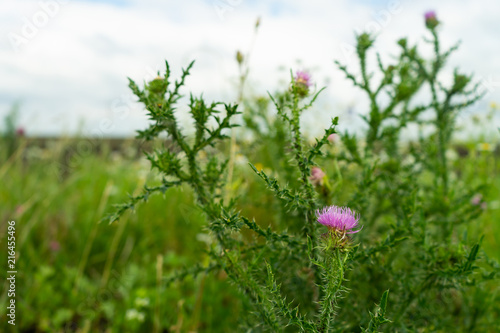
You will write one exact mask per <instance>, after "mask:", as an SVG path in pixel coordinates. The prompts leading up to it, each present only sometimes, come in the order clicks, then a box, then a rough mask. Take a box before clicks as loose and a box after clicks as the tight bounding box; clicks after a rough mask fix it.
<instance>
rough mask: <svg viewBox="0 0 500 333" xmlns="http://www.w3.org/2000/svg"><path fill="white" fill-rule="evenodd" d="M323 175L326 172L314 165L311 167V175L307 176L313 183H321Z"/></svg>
mask: <svg viewBox="0 0 500 333" xmlns="http://www.w3.org/2000/svg"><path fill="white" fill-rule="evenodd" d="M325 176H326V174H325V173H324V172H323V170H321V168H318V167H317V166H315V167H312V169H311V177H309V179H310V180H311V182H312V183H313V184H314V185H323V178H325Z"/></svg>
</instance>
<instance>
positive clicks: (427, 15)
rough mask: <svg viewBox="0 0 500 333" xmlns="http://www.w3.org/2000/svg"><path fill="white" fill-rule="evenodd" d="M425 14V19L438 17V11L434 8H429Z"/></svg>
mask: <svg viewBox="0 0 500 333" xmlns="http://www.w3.org/2000/svg"><path fill="white" fill-rule="evenodd" d="M424 16H425V20H432V19H434V20H435V19H436V12H435V11H433V10H429V11H427V12H425V14H424Z"/></svg>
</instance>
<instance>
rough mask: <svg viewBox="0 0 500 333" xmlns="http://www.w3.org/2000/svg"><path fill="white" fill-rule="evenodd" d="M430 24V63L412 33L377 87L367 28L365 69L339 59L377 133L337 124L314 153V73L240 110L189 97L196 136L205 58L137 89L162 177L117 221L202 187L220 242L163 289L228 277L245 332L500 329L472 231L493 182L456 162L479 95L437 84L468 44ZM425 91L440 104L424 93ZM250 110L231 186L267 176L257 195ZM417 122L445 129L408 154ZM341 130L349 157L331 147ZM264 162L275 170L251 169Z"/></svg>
mask: <svg viewBox="0 0 500 333" xmlns="http://www.w3.org/2000/svg"><path fill="white" fill-rule="evenodd" d="M425 25H426V27H427V29H428V32H429V33H430V35H431V36H432V39H430V40H429V42H430V43H431V45H432V48H433V50H434V55H433V56H432V57H430V58H429V59H425V58H424V57H423V56H422V55H421V54H420V53H419V50H418V49H417V47H416V46H410V45H409V43H408V42H407V41H406V39H402V40H400V41H398V45H399V46H400V50H401V53H400V55H399V56H398V57H396V58H394V59H395V61H394V62H393V63H392V64H390V65H385V64H383V62H382V60H381V57H380V56H377V65H378V66H377V69H378V70H379V71H380V73H381V75H379V77H381V80H380V81H379V82H377V83H375V82H374V79H373V78H374V75H373V73H371V72H370V70H369V69H368V66H367V59H368V57H369V56H370V50H371V48H372V46H373V44H374V43H375V40H374V38H373V36H371V35H370V34H367V33H364V34H361V35H359V36H357V55H358V58H359V69H360V71H361V75H359V76H358V75H355V74H352V73H351V72H350V70H349V69H348V68H347V67H346V66H344V65H342V64H340V63H338V66H339V68H340V69H341V70H342V71H343V72H344V73H345V75H346V77H347V78H348V80H349V81H351V82H352V83H353V84H354V86H355V87H358V88H360V89H361V90H362V91H364V92H365V93H366V94H367V96H368V100H369V102H370V108H369V112H368V114H367V115H366V116H364V117H363V119H364V120H365V121H366V124H367V131H366V133H365V135H364V136H362V137H359V138H358V137H356V136H354V135H352V134H349V133H347V132H346V133H337V130H336V126H337V124H338V118H336V117H334V118H332V120H331V123H330V124H329V126H328V127H327V128H326V129H325V130H324V134H323V135H322V136H321V137H320V138H318V139H316V141H315V143H314V144H312V145H309V144H307V143H306V140H305V139H304V136H303V133H302V129H301V124H300V117H301V115H302V114H303V113H304V112H311V113H312V112H314V111H313V104H314V102H315V100H316V98H317V97H318V95H319V94H320V92H321V90H319V91H316V92H315V91H313V84H312V77H311V76H310V75H309V74H308V73H306V72H304V71H301V72H300V71H299V72H296V73H291V75H290V85H289V86H288V87H287V88H286V89H283V91H278V92H277V93H275V94H272V95H271V94H269V96H268V97H267V98H266V97H261V98H255V99H253V100H251V99H250V100H246V101H245V100H244V101H242V105H243V106H244V107H243V108H242V107H241V106H238V105H234V104H226V103H219V102H207V101H206V100H205V99H203V98H202V97H195V96H193V95H190V96H189V98H188V99H187V107H188V110H189V114H190V116H191V118H192V120H193V129H194V131H193V134H192V135H188V134H187V132H186V131H184V130H183V129H181V128H180V126H179V123H178V121H177V118H176V114H175V113H176V112H177V111H176V110H177V109H178V104H179V103H180V102H182V101H184V100H183V99H181V97H182V95H181V88H183V86H184V84H185V80H186V78H187V76H188V75H189V72H190V70H191V68H192V66H193V63H191V64H190V65H189V66H188V67H187V68H186V69H185V70H183V72H182V75H181V77H180V79H178V80H176V81H173V80H172V78H171V72H170V68H169V65H168V63H167V64H166V72H165V74H164V75H162V76H161V77H158V78H156V79H154V80H153V81H151V82H149V83H146V84H145V85H144V87H143V88H141V87H139V86H138V85H137V84H136V83H135V82H134V81H132V80H130V88H131V89H132V91H133V93H134V94H135V95H136V96H137V97H138V100H139V101H140V102H141V103H143V104H144V106H145V109H146V112H147V113H148V115H149V117H150V119H151V124H150V126H149V127H148V128H147V129H145V130H143V131H139V134H138V138H140V139H143V140H154V139H157V138H158V137H161V138H164V137H166V138H167V140H164V139H162V141H161V147H160V148H158V149H156V150H155V151H153V152H151V153H147V158H148V160H149V161H150V162H151V166H152V168H153V169H155V170H156V171H157V172H159V174H160V175H161V176H162V178H161V181H160V182H159V183H158V184H155V185H150V186H146V187H145V188H144V190H143V193H141V194H140V195H138V196H134V197H131V198H130V200H129V202H127V203H125V204H122V205H119V206H118V207H117V209H116V211H115V212H114V213H113V214H111V215H110V216H108V218H107V220H108V221H109V222H115V221H117V220H118V219H119V218H120V216H121V215H122V214H123V213H124V212H125V211H127V210H129V209H133V208H134V207H135V206H136V205H137V204H139V203H141V202H145V201H147V200H148V198H149V197H150V196H151V195H153V194H155V193H165V191H167V190H169V188H171V187H179V186H182V187H183V188H190V189H191V190H192V191H193V193H194V194H195V198H196V199H195V200H196V204H197V205H198V207H200V208H201V210H202V211H203V212H204V214H205V216H206V221H207V229H208V230H209V232H210V235H211V238H212V239H213V241H212V242H210V244H209V245H208V246H207V250H206V251H207V255H208V259H209V260H208V261H207V262H206V263H203V264H197V265H195V266H192V267H188V268H186V269H184V270H181V271H177V272H172V273H170V274H169V275H167V276H166V277H164V280H163V281H164V284H165V286H166V287H168V286H169V285H170V284H172V283H182V280H183V279H186V278H187V277H197V276H199V275H204V274H209V273H215V272H221V271H223V272H225V274H226V275H227V277H228V279H229V280H230V281H231V282H232V283H233V284H234V285H235V286H237V287H238V288H239V290H240V291H241V294H242V295H243V297H244V304H245V306H246V307H248V308H246V307H245V309H244V310H245V311H244V313H241V323H242V324H241V327H239V328H238V329H237V331H248V332H260V331H270V332H296V331H304V332H379V331H400V332H414V331H422V332H423V331H443V332H449V331H463V332H465V331H467V332H492V331H494V329H495V327H497V326H496V325H497V324H496V319H495V318H496V316H497V315H499V313H498V312H499V306H498V304H499V302H498V296H496V294H495V293H494V292H491V291H493V290H498V287H495V286H494V284H491V283H489V281H490V280H494V279H497V278H498V274H499V271H500V268H499V265H498V264H497V263H495V262H493V261H492V260H491V259H489V258H487V256H486V255H485V254H484V253H482V252H481V251H480V243H481V240H480V235H478V234H474V233H473V234H470V235H469V234H467V230H468V229H467V225H468V224H469V223H471V222H473V221H474V219H475V218H476V217H477V216H478V214H480V213H481V209H480V208H479V207H478V206H477V205H473V204H471V199H472V197H473V196H474V195H476V194H477V193H479V192H481V189H482V188H483V187H481V186H479V187H474V188H472V187H470V186H467V185H466V184H464V182H463V181H461V180H460V178H459V177H457V176H454V175H453V170H452V168H451V167H450V164H449V162H448V161H447V159H446V155H445V153H444V152H445V151H446V150H447V149H449V147H450V140H451V135H452V133H453V131H454V129H455V126H454V121H455V119H456V117H457V115H458V113H459V112H460V111H461V110H462V109H463V108H464V107H466V106H468V105H471V104H472V103H474V102H475V101H476V100H477V99H478V98H480V93H478V92H477V86H471V77H469V76H466V75H462V74H459V72H458V71H455V74H454V76H453V83H452V85H451V86H446V85H445V84H443V83H441V82H440V81H438V73H439V72H440V71H441V70H442V68H443V67H444V65H445V62H446V60H447V59H448V57H449V56H450V54H451V53H452V52H453V51H454V50H455V49H456V47H453V48H451V49H450V50H446V51H444V52H442V51H441V47H440V42H439V38H438V31H437V27H438V26H439V27H440V26H441V25H440V24H439V21H438V19H437V16H436V14H435V13H433V12H430V13H427V14H426V15H425ZM424 89H428V90H429V91H430V92H431V94H430V95H431V100H430V101H422V100H420V99H419V100H416V98H415V96H416V95H417V93H418V92H419V91H421V90H424ZM382 94H385V96H384V97H385V98H380V96H381V95H382ZM387 100H388V102H387ZM382 101H385V103H386V104H383V103H382ZM272 111H276V112H277V114H276V116H271V115H270V114H271V112H272ZM241 113H242V116H243V117H242V118H243V125H244V126H243V127H242V128H240V130H249V131H251V132H252V133H253V136H254V143H252V144H250V146H249V147H248V148H247V149H245V147H244V144H243V143H242V142H241V143H240V145H241V146H243V148H242V152H241V153H242V154H245V155H246V156H247V159H248V160H249V161H250V163H249V166H248V167H247V168H241V170H240V169H238V170H236V171H237V172H239V174H240V176H239V177H240V178H239V179H240V180H238V179H237V177H235V180H234V182H235V183H236V182H238V181H241V182H243V181H246V182H247V183H252V182H255V181H257V180H259V181H260V183H259V184H260V185H256V186H262V187H265V188H267V190H268V192H267V193H266V192H264V191H262V189H261V190H258V193H259V195H258V197H254V196H252V195H251V193H249V192H244V189H243V190H235V186H232V184H225V181H226V179H227V178H226V177H225V176H224V175H225V173H226V172H227V168H228V158H227V156H228V153H227V139H228V136H227V134H228V130H230V129H232V128H233V127H235V126H237V123H236V116H237V115H238V114H241ZM424 114H425V115H427V116H426V117H424ZM428 115H430V117H429V116H428ZM257 118H258V119H259V120H258V121H257ZM429 119H431V120H429ZM410 124H414V125H416V126H420V127H425V126H430V128H431V129H432V130H433V131H434V133H433V134H431V135H428V136H424V135H421V136H420V137H419V139H418V140H417V141H415V142H410V143H409V144H407V145H402V144H401V141H400V139H399V137H400V134H401V132H402V131H403V130H404V129H405V128H406V127H407V126H408V125H410ZM334 134H335V135H336V136H337V135H338V137H339V138H340V141H341V142H342V147H341V148H339V147H338V146H339V144H340V143H336V144H335V145H332V144H331V142H332V141H333V138H334V137H333V135H334ZM409 158H411V160H412V162H410V163H406V162H405V160H407V159H409ZM259 159H260V160H259ZM263 159H266V161H267V163H269V165H272V166H273V167H272V169H270V170H268V169H267V170H266V168H260V167H259V168H257V167H255V166H254V164H253V163H256V162H257V161H259V162H261V161H263ZM254 161H255V162H254ZM332 166H334V168H332ZM231 167H232V166H231ZM236 171H235V175H236V174H237V172H236ZM248 171H251V172H253V175H252V176H249V174H248ZM243 179H244V180H243ZM348 184H350V185H348ZM228 185H229V186H228ZM228 191H229V192H228ZM243 197H244V200H243ZM247 205H260V207H263V209H265V210H266V214H265V216H263V217H261V218H260V219H258V220H255V219H253V218H251V217H249V216H246V215H245V214H244V213H242V211H243V210H244V209H245V207H248V206H247ZM342 205H346V206H342ZM165 223H166V226H168V219H166V220H165ZM264 226H266V227H264ZM361 229H363V231H362V232H360V231H361ZM389 289H390V294H391V297H390V299H389Z"/></svg>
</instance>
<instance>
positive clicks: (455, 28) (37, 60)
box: [0, 0, 500, 136]
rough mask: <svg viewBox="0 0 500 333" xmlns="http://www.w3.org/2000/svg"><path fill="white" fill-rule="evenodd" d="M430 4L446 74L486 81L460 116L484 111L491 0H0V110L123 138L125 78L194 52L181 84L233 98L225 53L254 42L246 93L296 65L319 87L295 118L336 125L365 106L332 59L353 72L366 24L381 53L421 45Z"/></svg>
mask: <svg viewBox="0 0 500 333" xmlns="http://www.w3.org/2000/svg"><path fill="white" fill-rule="evenodd" d="M429 9H433V10H435V11H436V13H437V15H438V18H439V19H440V21H442V22H443V24H442V26H441V27H440V31H441V35H442V41H443V46H445V47H446V46H451V45H452V44H454V43H455V42H456V41H458V40H461V42H462V44H461V47H460V49H459V51H458V52H457V53H456V54H455V55H454V56H453V57H452V58H451V60H450V62H449V72H450V73H451V71H452V69H453V67H454V66H460V68H461V69H462V71H464V72H465V73H475V77H476V80H479V81H481V82H483V83H484V86H485V87H486V88H487V92H488V93H487V95H486V96H485V98H484V99H483V101H481V102H480V103H478V104H476V105H475V106H473V107H472V108H471V109H470V110H469V111H468V114H473V113H481V112H483V113H484V112H486V110H487V108H488V105H489V104H490V103H491V102H497V103H499V102H500V61H498V57H499V55H500V21H499V20H498V14H499V13H500V2H499V1H497V0H478V1H465V0H460V1H458V0H443V1H439V2H437V1H409V0H399V1H398V0H395V1H391V0H389V1H379V0H354V1H353V0H351V1H348V0H338V1H298V0H287V1H285V0H279V1H278V0H271V1H269V0H268V1H263V0H258V1H249V0H206V1H201V0H200V1H196V0H193V1H152V0H109V1H97V0H94V1H90V0H87V1H83V0H81V1H76V0H71V1H68V0H64V1H63V0H41V1H40V0H36V1H31V0H23V1H20V0H4V1H2V5H1V6H0V32H1V35H2V36H1V37H2V38H1V39H0V75H1V80H0V118H3V117H4V116H5V115H6V114H7V113H8V112H9V110H10V109H11V108H12V105H13V104H14V103H16V102H19V103H20V111H19V124H20V126H22V127H23V128H24V129H25V131H26V133H27V134H28V135H57V134H75V133H81V134H82V135H89V136H90V135H99V136H116V135H132V134H133V133H134V131H135V130H138V129H142V128H144V127H145V125H146V123H147V120H146V118H145V116H144V113H143V112H142V110H141V108H140V106H139V105H137V104H135V103H134V102H133V98H132V96H131V94H130V92H129V89H128V87H127V84H128V83H127V77H131V78H132V79H134V80H136V81H137V82H142V81H143V80H148V79H151V78H152V77H153V76H155V73H156V72H157V71H158V70H162V71H163V70H164V61H165V60H168V61H169V63H170V66H171V68H172V69H173V72H174V75H178V74H179V71H180V68H181V67H185V66H186V65H187V64H188V63H189V62H190V61H191V60H193V59H194V60H196V64H195V67H194V68H193V70H192V76H191V77H190V78H189V80H188V85H187V87H186V89H185V90H184V92H189V91H192V92H193V93H195V94H200V93H202V92H203V93H204V96H206V97H208V98H209V99H221V100H223V101H225V102H232V101H234V100H235V98H236V95H237V93H236V90H237V89H236V84H235V83H236V78H237V75H238V67H237V63H236V61H235V53H236V51H237V50H241V51H243V52H244V53H246V52H247V51H248V50H249V48H250V47H251V45H252V44H253V47H252V52H251V57H250V59H249V62H250V67H251V70H250V78H249V82H250V85H249V86H250V87H251V90H249V91H248V93H252V94H266V91H274V90H275V89H276V88H277V87H279V85H280V84H282V83H283V82H284V80H286V79H287V77H288V75H289V70H290V69H293V70H298V69H306V70H308V71H310V72H311V73H312V75H313V79H314V81H315V82H316V84H317V85H318V86H327V89H326V91H325V93H324V94H322V96H321V97H320V100H319V105H320V107H318V108H319V109H320V110H317V112H311V114H310V115H309V116H307V117H305V118H306V119H304V120H305V122H306V123H307V126H308V128H309V129H310V131H311V132H314V131H315V128H316V127H317V128H319V129H320V130H321V127H322V126H321V125H320V124H321V123H323V122H324V121H327V120H328V118H330V117H332V116H336V115H339V116H341V119H340V122H341V124H342V127H343V128H355V127H357V126H359V124H360V121H359V119H358V117H357V116H356V114H358V113H360V114H362V113H365V112H366V102H363V98H362V95H360V93H359V92H358V91H357V90H356V89H355V88H353V87H352V85H351V84H350V83H349V82H348V81H346V80H345V78H344V76H343V75H342V73H340V72H339V71H338V70H337V69H336V67H335V65H334V62H333V61H334V60H339V61H341V62H343V63H346V64H350V65H351V66H353V69H354V68H355V67H354V66H355V58H354V57H352V54H351V48H352V46H353V45H354V34H355V32H359V31H365V30H368V31H371V32H374V33H376V34H377V35H378V38H377V42H376V48H377V49H378V50H379V51H380V52H381V53H382V55H383V57H384V59H390V58H389V56H390V55H391V54H395V53H396V51H397V47H396V46H395V42H396V41H397V40H398V39H399V38H401V37H404V36H408V37H409V40H410V42H421V41H422V37H423V36H425V35H426V29H425V27H424V23H423V14H424V12H425V11H427V10H429ZM258 17H260V18H261V25H260V27H259V31H258V34H257V35H256V36H255V39H254V25H255V21H256V19H257V18H258ZM253 40H254V41H253ZM252 41H253V42H252ZM499 104H500V103H499ZM497 120H498V118H497ZM0 126H1V125H0ZM313 134H314V133H313Z"/></svg>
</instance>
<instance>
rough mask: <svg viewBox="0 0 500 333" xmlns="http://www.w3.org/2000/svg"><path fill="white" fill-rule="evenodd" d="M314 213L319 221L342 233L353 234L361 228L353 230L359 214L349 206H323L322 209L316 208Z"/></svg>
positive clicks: (356, 224)
mask: <svg viewBox="0 0 500 333" xmlns="http://www.w3.org/2000/svg"><path fill="white" fill-rule="evenodd" d="M316 215H317V217H318V222H319V223H321V224H323V225H325V226H327V227H328V228H331V229H334V230H338V231H341V232H342V233H344V232H345V233H347V234H355V233H357V232H359V231H360V230H361V229H358V230H353V229H354V228H356V227H357V226H358V221H359V214H357V213H356V212H355V211H353V210H351V209H350V208H349V207H339V206H330V207H325V208H323V209H322V210H317V211H316ZM361 228H362V227H361Z"/></svg>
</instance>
